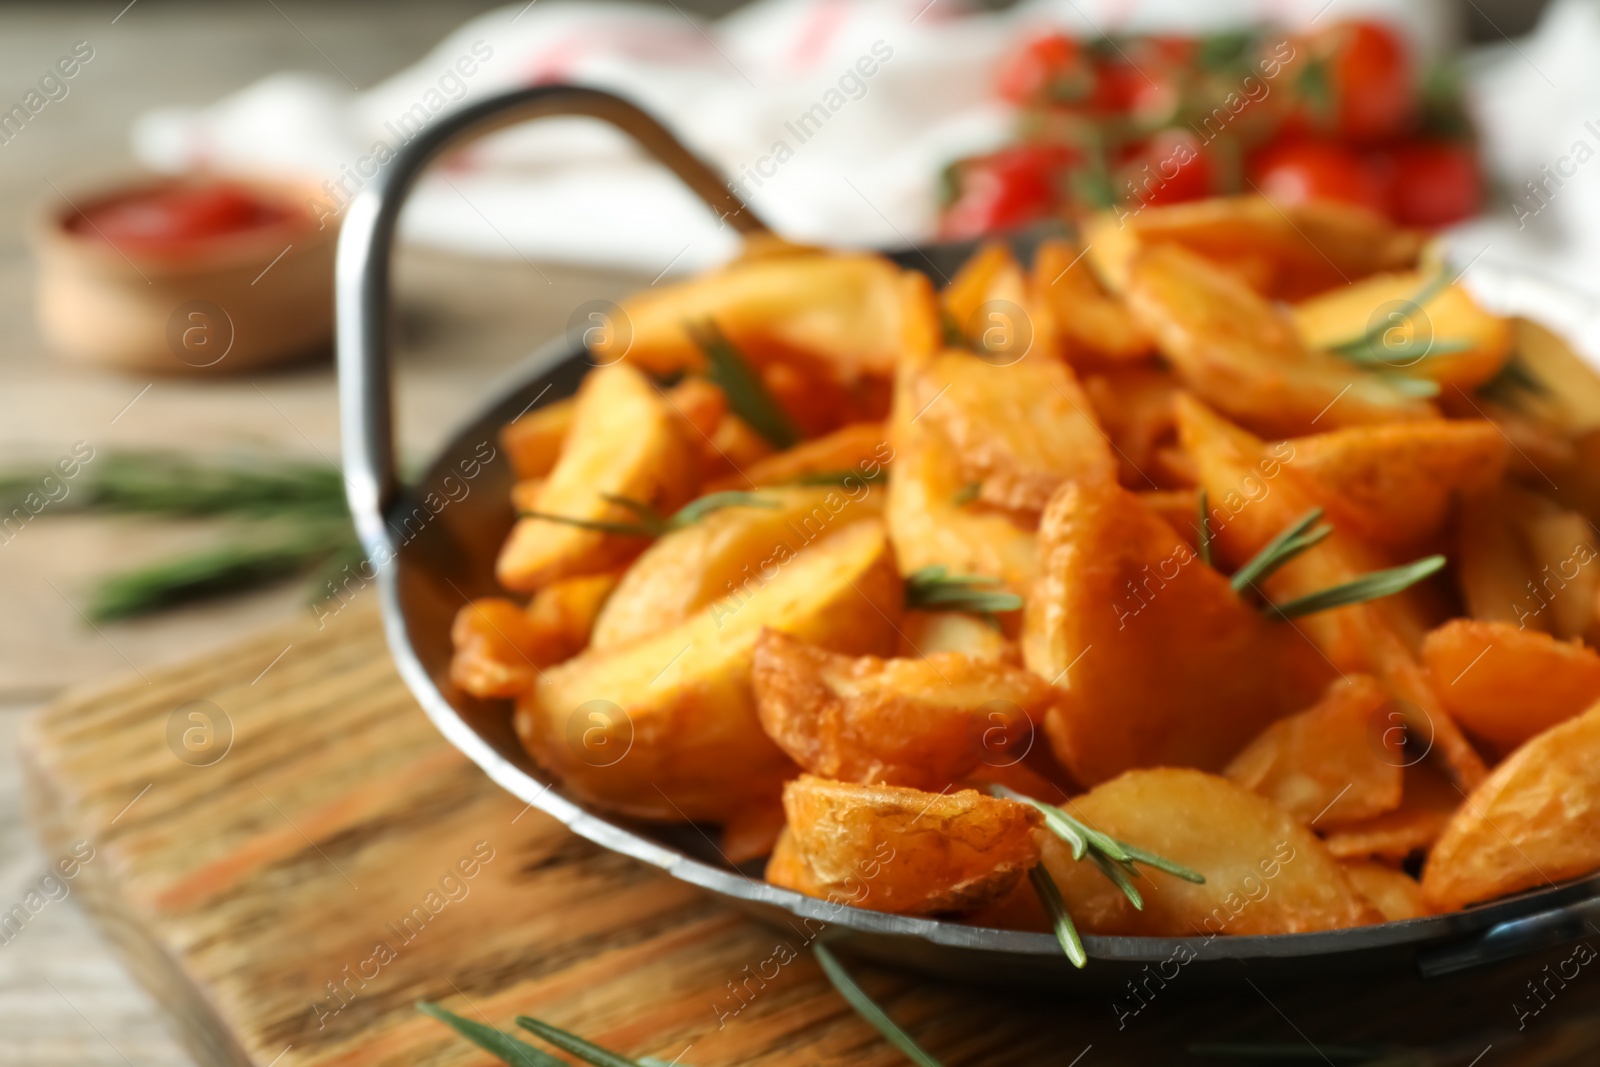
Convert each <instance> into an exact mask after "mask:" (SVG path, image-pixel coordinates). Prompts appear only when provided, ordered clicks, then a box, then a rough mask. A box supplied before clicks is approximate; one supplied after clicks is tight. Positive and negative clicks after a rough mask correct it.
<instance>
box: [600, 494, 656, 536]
mask: <svg viewBox="0 0 1600 1067" xmlns="http://www.w3.org/2000/svg"><path fill="white" fill-rule="evenodd" d="M600 499H601V500H604V501H605V502H606V503H608V504H615V505H617V506H618V507H621V508H627V509H628V510H629V511H631V512H633V513H634V514H635V515H637V516H639V525H641V526H648V527H650V528H652V529H657V530H659V529H660V528H661V527H663V526H664V525H665V524H666V521H667V520H666V519H664V518H663V517H662V515H661V512H659V511H657V510H656V509H655V508H653V507H651V506H650V505H649V504H646V503H645V502H644V501H642V500H635V499H633V497H631V496H622V495H620V494H618V493H601V494H600Z"/></svg>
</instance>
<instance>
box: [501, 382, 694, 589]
mask: <svg viewBox="0 0 1600 1067" xmlns="http://www.w3.org/2000/svg"><path fill="white" fill-rule="evenodd" d="M681 422H682V420H681V419H680V418H679V417H678V415H677V413H676V412H675V411H674V409H673V408H672V407H671V406H670V405H669V404H668V403H667V402H666V401H665V400H664V399H663V398H662V397H661V395H660V394H659V393H658V392H657V391H656V389H655V387H654V386H653V385H651V384H650V381H649V379H647V378H645V376H644V375H642V374H640V373H639V372H638V371H637V370H634V369H633V368H632V367H630V366H628V365H627V364H625V363H618V364H614V365H612V366H609V367H600V368H598V369H596V370H594V371H591V372H590V374H589V376H588V377H587V378H585V379H584V381H583V385H582V386H580V387H579V389H578V396H577V404H576V406H575V408H574V410H573V414H572V426H571V428H570V429H569V430H568V432H567V444H566V445H565V446H563V448H562V451H561V457H560V459H558V460H557V461H556V465H555V467H554V468H553V469H552V470H551V471H550V476H549V477H548V478H547V479H545V482H544V485H543V486H542V487H541V488H540V490H539V494H538V499H537V500H536V501H535V503H536V505H537V507H536V508H535V509H534V510H537V511H540V512H544V513H546V514H549V515H560V516H563V517H567V518H574V519H581V520H586V521H610V522H629V521H633V520H635V519H636V518H637V516H635V515H634V514H633V513H632V512H630V511H628V510H627V509H626V508H624V507H622V506H621V505H618V504H614V503H611V502H609V501H607V500H606V499H605V497H604V495H603V494H612V495H616V496H625V497H629V498H630V499H633V500H637V501H640V502H641V503H644V504H648V505H650V506H652V507H654V508H655V509H656V510H657V511H659V512H661V513H663V514H670V513H671V512H673V511H675V510H676V509H677V508H678V507H679V506H680V505H681V504H683V503H684V502H686V501H687V500H688V499H689V498H690V496H692V495H693V493H694V490H695V487H696V485H697V484H698V480H699V471H698V469H697V462H696V456H695V452H694V450H693V448H692V446H691V445H690V444H689V442H688V441H687V440H686V439H685V437H684V432H683V430H682V428H681ZM644 547H645V541H644V540H643V539H641V538H637V537H628V536H622V535H619V534H615V533H602V532H600V531H598V530H591V529H584V528H581V527H578V526H571V525H567V524H565V523H559V522H552V521H550V520H547V519H538V518H532V517H527V516H525V517H523V518H521V519H518V520H517V524H516V525H515V526H514V527H512V530H511V535H510V537H509V538H507V540H506V543H505V546H504V547H503V548H502V549H501V550H500V558H499V560H498V561H497V562H496V564H495V573H496V576H497V577H498V578H499V579H500V584H501V585H503V586H505V587H506V588H507V589H515V590H533V589H537V588H539V587H540V586H541V585H544V584H545V583H547V582H550V581H553V580H555V579H557V578H565V577H569V576H571V575H575V574H594V573H597V572H599V571H606V570H611V569H613V568H615V567H616V566H617V565H619V564H621V563H625V562H627V561H628V560H629V559H632V558H633V557H634V556H636V555H638V554H639V553H640V552H641V551H643V549H644Z"/></svg>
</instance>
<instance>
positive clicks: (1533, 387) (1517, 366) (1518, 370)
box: [1478, 352, 1550, 410]
mask: <svg viewBox="0 0 1600 1067" xmlns="http://www.w3.org/2000/svg"><path fill="white" fill-rule="evenodd" d="M1549 394H1550V387H1549V386H1548V385H1546V384H1545V383H1544V381H1543V379H1541V378H1540V377H1539V376H1538V375H1537V374H1535V373H1534V372H1533V368H1532V367H1530V366H1528V361H1527V360H1525V359H1523V358H1522V356H1521V355H1520V354H1519V353H1515V352H1514V353H1512V355H1511V358H1510V359H1508V360H1506V361H1505V363H1504V364H1503V365H1502V366H1501V367H1500V370H1499V372H1498V373H1496V374H1495V376H1494V377H1493V378H1490V379H1489V380H1488V381H1486V382H1484V383H1483V384H1482V385H1480V386H1478V395H1479V396H1484V397H1488V398H1489V399H1490V400H1493V401H1495V402H1496V403H1498V404H1503V405H1505V406H1506V407H1508V408H1511V409H1513V410H1518V409H1521V408H1522V407H1523V405H1524V404H1525V402H1526V401H1527V399H1528V398H1529V396H1530V395H1531V396H1534V397H1544V396H1548V395H1549Z"/></svg>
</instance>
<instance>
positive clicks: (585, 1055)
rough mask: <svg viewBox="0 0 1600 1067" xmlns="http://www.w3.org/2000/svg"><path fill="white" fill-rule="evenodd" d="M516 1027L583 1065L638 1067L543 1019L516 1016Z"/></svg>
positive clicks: (636, 1064) (622, 1057)
mask: <svg viewBox="0 0 1600 1067" xmlns="http://www.w3.org/2000/svg"><path fill="white" fill-rule="evenodd" d="M517 1025H518V1026H520V1027H522V1028H523V1029H524V1030H526V1031H528V1032H529V1033H530V1034H537V1035H538V1036H539V1037H542V1038H544V1039H545V1040H546V1041H548V1042H550V1044H552V1045H554V1046H555V1047H556V1048H558V1049H560V1050H561V1051H562V1052H570V1053H572V1054H573V1055H574V1056H576V1057H578V1058H579V1059H580V1060H582V1061H583V1062H584V1063H592V1064H594V1065H595V1067H639V1064H638V1062H637V1061H635V1060H630V1059H628V1058H627V1057H626V1056H619V1055H617V1054H616V1053H615V1052H612V1051H611V1050H610V1049H605V1048H601V1047H600V1046H599V1045H596V1044H595V1043H594V1042H593V1041H586V1040H584V1039H583V1038H581V1037H579V1036H578V1035H577V1034H573V1033H568V1032H567V1031H565V1030H563V1029H561V1028H560V1027H557V1026H551V1025H550V1024H549V1023H547V1022H545V1021H544V1020H543V1019H535V1018H533V1017H532V1016H529V1015H519V1016H517Z"/></svg>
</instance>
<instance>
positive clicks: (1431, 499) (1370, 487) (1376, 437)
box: [1286, 420, 1510, 552]
mask: <svg viewBox="0 0 1600 1067" xmlns="http://www.w3.org/2000/svg"><path fill="white" fill-rule="evenodd" d="M1286 444H1287V448H1289V449H1292V450H1293V454H1294V461H1293V462H1292V463H1291V464H1289V466H1288V470H1289V472H1290V476H1291V477H1293V478H1296V479H1300V480H1303V482H1304V486H1305V488H1306V490H1307V492H1308V493H1309V494H1310V495H1311V496H1312V497H1313V498H1314V499H1315V500H1316V502H1317V503H1318V504H1320V505H1321V506H1322V507H1323V508H1325V509H1326V510H1327V512H1328V515H1329V517H1330V519H1331V521H1333V522H1335V523H1336V524H1337V525H1338V526H1339V527H1340V529H1343V530H1347V531H1349V532H1350V533H1352V534H1354V535H1355V536H1356V537H1359V538H1360V539H1361V540H1363V541H1365V542H1367V543H1369V544H1372V545H1375V546H1380V547H1386V548H1390V549H1393V550H1395V551H1397V552H1404V551H1407V550H1414V549H1416V548H1417V546H1419V545H1421V544H1423V543H1424V542H1426V541H1428V540H1429V539H1430V538H1433V537H1434V536H1436V535H1437V534H1438V533H1439V532H1440V531H1441V530H1442V529H1443V528H1444V526H1445V523H1446V522H1447V521H1448V520H1449V519H1450V518H1451V517H1452V511H1453V508H1454V505H1455V504H1456V502H1457V500H1458V499H1459V498H1460V497H1461V496H1463V495H1466V494H1473V493H1479V492H1482V491H1484V490H1486V489H1488V488H1489V487H1490V486H1492V485H1494V484H1495V483H1497V482H1498V481H1499V480H1500V478H1501V477H1502V476H1503V475H1504V473H1505V468H1506V456H1507V453H1508V452H1509V451H1510V449H1509V447H1508V446H1507V444H1506V439H1505V437H1504V436H1502V435H1501V433H1500V431H1499V430H1496V429H1495V428H1494V426H1493V425H1491V424H1490V423H1488V422H1484V421H1482V420H1448V421H1446V420H1427V421H1421V422H1397V423H1390V424H1389V425H1386V426H1357V427H1351V428H1350V429H1346V430H1335V431H1334V432H1332V433H1321V434H1315V435H1313V436H1310V437H1301V438H1297V439H1295V440H1294V441H1293V442H1289V443H1286Z"/></svg>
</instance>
